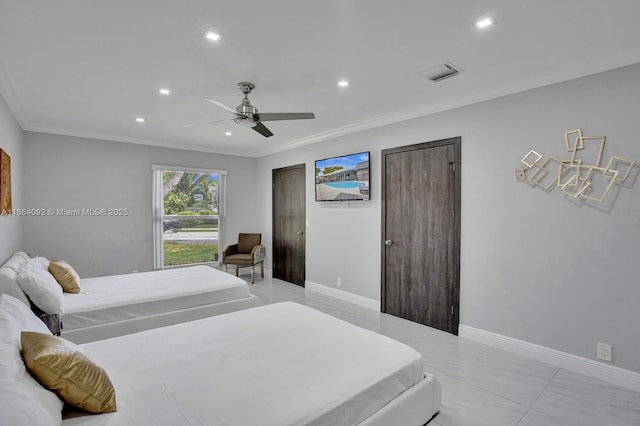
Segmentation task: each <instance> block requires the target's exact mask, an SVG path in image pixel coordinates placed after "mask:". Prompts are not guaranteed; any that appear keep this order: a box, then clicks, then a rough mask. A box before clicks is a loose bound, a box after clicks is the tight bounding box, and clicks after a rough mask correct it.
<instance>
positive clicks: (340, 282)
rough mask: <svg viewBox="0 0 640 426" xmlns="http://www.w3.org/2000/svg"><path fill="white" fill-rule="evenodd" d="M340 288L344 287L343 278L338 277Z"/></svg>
mask: <svg viewBox="0 0 640 426" xmlns="http://www.w3.org/2000/svg"><path fill="white" fill-rule="evenodd" d="M338 287H342V278H340V277H338Z"/></svg>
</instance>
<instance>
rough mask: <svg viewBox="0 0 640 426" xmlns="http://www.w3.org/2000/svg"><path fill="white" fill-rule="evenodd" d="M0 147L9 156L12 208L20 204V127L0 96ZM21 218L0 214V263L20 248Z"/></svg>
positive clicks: (19, 206) (20, 205) (18, 206)
mask: <svg viewBox="0 0 640 426" xmlns="http://www.w3.org/2000/svg"><path fill="white" fill-rule="evenodd" d="M0 148H2V149H3V150H4V151H5V152H6V153H7V154H9V156H10V157H11V193H12V194H11V198H12V200H13V208H14V209H15V208H21V207H24V206H23V205H22V129H21V128H20V125H19V124H18V122H17V121H16V119H15V118H14V117H13V114H12V113H11V110H10V109H9V107H8V106H7V103H6V102H5V100H4V98H3V97H2V96H0ZM22 222H23V220H22V218H21V217H19V216H0V264H2V263H3V262H4V261H6V260H7V259H8V258H9V257H11V255H12V254H13V253H15V252H16V251H18V250H20V249H22Z"/></svg>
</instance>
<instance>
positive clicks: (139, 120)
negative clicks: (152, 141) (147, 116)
mask: <svg viewBox="0 0 640 426" xmlns="http://www.w3.org/2000/svg"><path fill="white" fill-rule="evenodd" d="M136 121H137V122H138V123H144V118H142V117H137V118H136Z"/></svg>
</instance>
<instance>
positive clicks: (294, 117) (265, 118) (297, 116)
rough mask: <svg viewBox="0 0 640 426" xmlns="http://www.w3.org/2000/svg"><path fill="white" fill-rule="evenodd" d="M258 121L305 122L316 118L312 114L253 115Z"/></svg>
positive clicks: (267, 113) (268, 113) (279, 113)
mask: <svg viewBox="0 0 640 426" xmlns="http://www.w3.org/2000/svg"><path fill="white" fill-rule="evenodd" d="M255 115H257V116H258V120H260V121H276V120H307V119H312V118H316V116H315V115H314V114H313V113H312V112H264V113H258V114H255Z"/></svg>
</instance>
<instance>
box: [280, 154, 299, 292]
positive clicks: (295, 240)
mask: <svg viewBox="0 0 640 426" xmlns="http://www.w3.org/2000/svg"><path fill="white" fill-rule="evenodd" d="M305 178H306V176H305V165H304V164H299V165H297V166H290V167H284V168H281V169H274V170H273V197H272V201H273V251H272V253H273V278H278V279H281V280H283V281H287V282H290V283H293V284H297V285H299V286H302V287H304V280H305V235H304V230H305V217H306V216H305V203H306V193H305Z"/></svg>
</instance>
